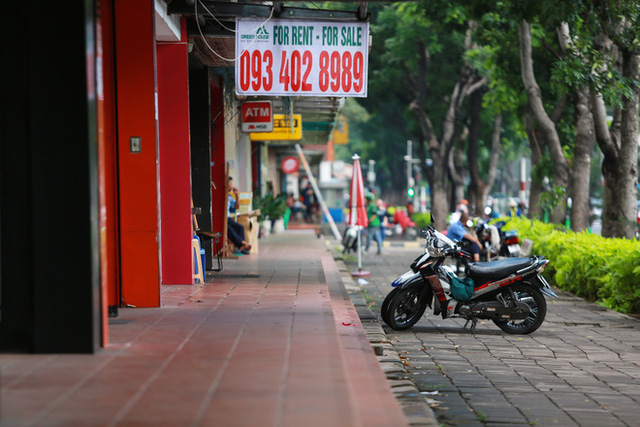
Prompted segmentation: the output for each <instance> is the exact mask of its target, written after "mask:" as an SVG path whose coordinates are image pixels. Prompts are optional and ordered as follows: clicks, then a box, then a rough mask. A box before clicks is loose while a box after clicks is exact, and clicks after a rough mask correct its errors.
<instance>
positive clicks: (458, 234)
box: [447, 212, 480, 262]
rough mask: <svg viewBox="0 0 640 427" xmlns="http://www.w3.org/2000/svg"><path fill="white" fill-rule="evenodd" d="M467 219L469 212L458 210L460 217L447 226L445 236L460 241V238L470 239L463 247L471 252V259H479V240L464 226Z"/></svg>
mask: <svg viewBox="0 0 640 427" xmlns="http://www.w3.org/2000/svg"><path fill="white" fill-rule="evenodd" d="M467 221H469V214H468V213H466V212H460V219H459V220H458V221H456V222H454V223H453V224H451V225H450V226H449V229H448V230H447V237H448V238H449V239H451V240H453V241H457V242H461V241H462V239H467V240H469V241H471V245H470V246H469V247H467V248H464V250H465V251H466V252H471V255H472V258H473V261H475V262H477V261H480V241H479V240H478V238H477V237H476V236H475V235H473V234H471V233H470V232H469V231H467V229H466V228H465V224H466V223H467Z"/></svg>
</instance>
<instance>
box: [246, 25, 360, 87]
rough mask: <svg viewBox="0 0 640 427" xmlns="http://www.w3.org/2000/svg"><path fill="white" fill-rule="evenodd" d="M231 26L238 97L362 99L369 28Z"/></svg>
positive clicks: (343, 26) (339, 26)
mask: <svg viewBox="0 0 640 427" xmlns="http://www.w3.org/2000/svg"><path fill="white" fill-rule="evenodd" d="M263 22H264V21H263V20H256V19H240V18H239V19H238V20H237V22H236V31H237V32H236V58H238V59H237V61H236V93H237V94H238V95H282V96H291V95H297V96H357V97H366V96H367V70H368V62H369V61H368V53H369V23H367V22H319V21H302V20H290V19H272V20H270V21H269V22H267V23H266V24H265V25H264V26H260V25H261V24H262V23H263Z"/></svg>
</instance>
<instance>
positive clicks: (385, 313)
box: [380, 288, 400, 325]
mask: <svg viewBox="0 0 640 427" xmlns="http://www.w3.org/2000/svg"><path fill="white" fill-rule="evenodd" d="M399 291H400V288H393V289H392V290H391V292H389V293H388V294H387V296H386V298H385V299H384V301H382V305H381V306H380V317H381V318H382V320H383V321H384V323H386V324H387V325H388V324H389V305H390V304H391V301H392V300H393V297H395V296H396V294H397V293H398V292H399Z"/></svg>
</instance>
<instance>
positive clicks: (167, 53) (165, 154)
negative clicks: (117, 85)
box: [157, 23, 193, 285]
mask: <svg viewBox="0 0 640 427" xmlns="http://www.w3.org/2000/svg"><path fill="white" fill-rule="evenodd" d="M183 24H184V23H183ZM184 27H186V25H183V28H184ZM183 40H185V41H184V42H178V43H165V42H158V44H157V60H158V63H157V64H158V66H157V75H158V122H159V135H158V141H159V155H160V191H161V194H162V197H161V198H160V206H161V215H160V218H161V219H160V231H161V233H160V235H161V239H162V241H161V246H162V283H163V284H168V285H174V284H183V285H184V284H192V283H193V264H192V263H193V251H192V250H191V239H192V237H193V233H192V226H191V159H190V156H191V150H190V143H189V86H188V77H189V69H188V57H187V56H188V52H187V43H186V34H184V35H183Z"/></svg>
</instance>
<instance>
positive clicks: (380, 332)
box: [329, 242, 440, 427]
mask: <svg viewBox="0 0 640 427" xmlns="http://www.w3.org/2000/svg"><path fill="white" fill-rule="evenodd" d="M406 243H410V242H406ZM329 251H330V252H331V254H332V255H333V256H334V260H335V262H336V264H337V265H338V270H339V271H340V276H341V279H342V281H343V283H344V286H345V288H346V290H347V293H348V294H349V298H351V302H352V303H353V306H354V307H355V309H356V312H357V313H358V317H360V322H361V323H362V327H363V329H364V331H365V334H366V336H367V339H368V340H369V344H370V345H371V347H372V349H373V351H374V352H375V354H376V357H377V359H378V362H379V363H380V366H381V368H382V371H383V372H384V374H385V376H386V377H387V381H388V382H389V385H390V386H391V391H392V392H393V394H394V396H395V397H396V399H397V400H398V402H399V403H400V407H401V408H402V410H403V412H404V414H405V416H406V417H407V419H408V421H409V425H411V426H419V427H438V426H440V423H438V420H437V419H436V416H435V414H434V413H433V410H432V409H431V406H429V403H428V402H427V400H426V398H425V397H424V396H423V395H422V394H420V390H418V388H417V387H416V385H415V383H414V382H413V379H412V377H411V375H410V374H409V372H408V371H407V369H406V368H405V365H404V363H403V362H402V359H401V358H400V355H399V354H398V352H397V351H396V349H395V347H394V346H393V344H392V343H391V340H389V338H387V334H386V333H385V331H384V329H382V326H381V325H380V321H379V320H378V316H377V314H375V313H374V312H373V311H371V309H370V308H369V306H368V305H367V302H366V299H365V296H364V294H363V293H362V290H361V289H360V286H359V285H358V284H357V283H356V282H355V281H354V280H353V278H352V277H351V274H350V273H349V270H348V269H347V266H346V264H345V263H344V261H343V260H342V259H341V258H336V257H335V255H336V254H335V253H334V251H332V250H331V249H330V248H329Z"/></svg>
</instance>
